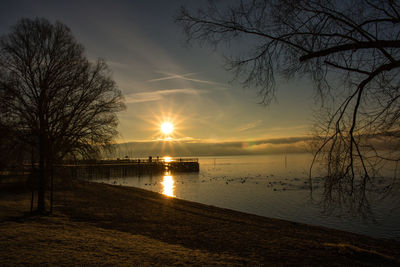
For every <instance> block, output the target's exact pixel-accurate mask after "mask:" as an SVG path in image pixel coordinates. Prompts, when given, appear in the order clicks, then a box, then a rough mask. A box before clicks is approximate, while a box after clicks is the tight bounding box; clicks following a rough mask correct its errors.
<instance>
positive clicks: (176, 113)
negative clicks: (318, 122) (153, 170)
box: [0, 0, 315, 154]
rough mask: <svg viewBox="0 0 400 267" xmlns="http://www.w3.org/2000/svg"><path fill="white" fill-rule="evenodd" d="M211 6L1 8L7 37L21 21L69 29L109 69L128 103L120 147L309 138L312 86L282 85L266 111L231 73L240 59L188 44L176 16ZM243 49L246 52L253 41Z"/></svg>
mask: <svg viewBox="0 0 400 267" xmlns="http://www.w3.org/2000/svg"><path fill="white" fill-rule="evenodd" d="M206 4H207V1H203V0H196V1H184V0H169V1H163V0H158V1H157V0H147V1H74V0H72V1H40V0H39V1H19V0H13V1H2V5H1V10H0V34H1V35H3V34H6V33H7V32H8V31H9V30H10V27H11V26H12V25H14V24H15V23H16V22H17V21H18V20H19V19H20V18H35V17H43V18H46V19H48V20H50V21H51V22H55V21H56V20H58V21H60V22H62V23H64V24H66V25H67V26H68V27H70V29H71V30H72V33H73V35H74V36H75V37H76V39H77V41H78V42H79V43H81V44H83V46H84V47H85V51H86V55H87V57H88V58H89V59H90V60H93V61H94V60H96V59H98V58H102V59H104V60H105V61H106V62H107V64H108V66H109V68H110V69H111V71H112V77H113V79H114V80H115V82H116V83H117V85H118V87H119V89H120V90H121V91H122V93H123V95H124V97H125V103H126V107H127V108H126V110H125V111H123V112H121V113H119V114H118V117H119V121H120V124H119V127H118V130H119V132H120V135H119V136H118V137H117V142H119V143H126V142H132V143H138V142H141V143H146V144H150V143H151V142H155V141H157V140H158V141H160V140H161V141H163V142H166V141H169V142H175V143H179V142H180V143H202V144H210V143H231V144H242V147H245V146H246V144H251V143H253V144H258V145H260V144H265V143H271V142H272V143H276V140H281V141H282V143H287V140H292V141H293V140H300V139H301V138H303V137H305V136H307V135H308V134H309V132H310V128H311V126H312V119H313V117H312V112H313V107H314V104H315V103H314V98H313V89H312V86H311V85H310V83H309V82H308V81H306V80H300V81H299V80H297V81H290V82H287V81H284V80H280V79H278V81H277V89H278V91H277V95H276V97H277V101H276V102H273V103H272V104H271V105H269V106H268V107H266V106H263V105H260V104H259V102H260V98H259V97H258V96H257V89H256V88H246V89H244V88H243V86H242V85H241V84H240V82H239V81H237V80H235V77H234V75H233V73H230V72H228V71H227V70H225V69H224V63H225V59H224V56H226V55H231V54H232V53H233V52H232V51H230V50H229V48H227V47H223V46H222V47H219V48H218V49H216V50H214V49H212V48H211V47H208V46H199V45H198V44H196V43H194V44H193V45H187V44H186V43H185V36H184V34H183V31H182V29H181V28H180V27H179V25H177V24H175V23H174V20H173V16H174V15H175V14H176V13H177V11H178V9H179V7H180V6H181V5H185V6H186V7H189V8H191V9H193V10H195V9H197V8H199V7H204V6H205V5H206ZM242 42H243V44H242V45H244V46H245V45H246V40H242ZM163 121H170V122H171V123H173V125H174V131H173V132H172V133H171V134H170V135H169V136H168V137H169V140H166V136H165V134H163V133H162V132H161V131H160V124H161V123H162V122H163ZM299 137H301V138H300V139H299ZM293 138H295V139H293ZM296 138H297V139H296ZM271 140H273V141H271ZM292 141H291V142H292ZM278 143H279V142H278ZM192 149H194V150H195V148H192ZM265 149H266V148H263V150H262V151H267V152H268V149H267V150H265ZM143 153H144V152H143ZM191 154H195V152H193V151H192V152H191Z"/></svg>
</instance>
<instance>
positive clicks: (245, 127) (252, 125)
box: [236, 120, 262, 132]
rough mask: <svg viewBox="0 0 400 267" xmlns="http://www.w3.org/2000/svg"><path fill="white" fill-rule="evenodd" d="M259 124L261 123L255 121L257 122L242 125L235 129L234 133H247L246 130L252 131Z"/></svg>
mask: <svg viewBox="0 0 400 267" xmlns="http://www.w3.org/2000/svg"><path fill="white" fill-rule="evenodd" d="M261 122H262V120H257V121H253V122H250V123H246V124H243V125H241V126H239V127H238V128H237V129H236V131H238V132H244V131H247V130H250V129H254V128H256V127H257V126H258V125H260V123H261Z"/></svg>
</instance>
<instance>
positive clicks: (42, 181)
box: [37, 135, 47, 213]
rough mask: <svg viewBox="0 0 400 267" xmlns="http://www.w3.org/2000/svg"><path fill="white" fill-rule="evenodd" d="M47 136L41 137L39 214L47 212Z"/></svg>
mask: <svg viewBox="0 0 400 267" xmlns="http://www.w3.org/2000/svg"><path fill="white" fill-rule="evenodd" d="M45 139H46V138H45V136H42V135H41V136H40V143H39V150H40V151H39V186H38V204H37V210H38V212H39V213H45V212H46V205H45V196H46V184H47V171H46V169H47V168H46V167H47V166H46V152H47V149H46V140H45Z"/></svg>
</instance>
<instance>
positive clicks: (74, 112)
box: [0, 19, 124, 213]
mask: <svg viewBox="0 0 400 267" xmlns="http://www.w3.org/2000/svg"><path fill="white" fill-rule="evenodd" d="M0 49H1V50H0V99H1V104H0V109H1V112H2V114H6V115H5V116H3V118H5V119H4V121H3V123H4V124H5V125H7V128H8V129H13V133H14V135H15V136H16V137H17V139H18V140H19V142H21V143H23V144H25V145H26V146H28V147H31V148H32V150H33V151H34V153H35V154H36V155H37V157H38V159H39V179H38V180H39V185H38V211H39V212H42V213H43V212H45V211H46V207H45V192H46V187H47V185H48V179H49V174H50V173H51V172H52V167H53V165H54V163H55V162H57V161H58V160H61V159H63V158H64V157H65V156H66V155H71V154H74V155H77V154H79V155H84V156H87V155H90V154H92V153H94V152H96V151H97V150H98V149H99V148H100V147H101V146H102V145H107V144H109V143H110V142H111V141H112V139H113V137H114V136H115V135H116V134H117V132H116V126H117V122H118V120H117V116H116V112H118V111H120V110H122V109H123V108H124V104H123V102H122V95H121V92H120V90H118V89H117V87H116V85H115V82H114V81H113V80H112V79H111V76H110V73H109V71H108V69H107V66H106V64H105V62H104V61H102V60H97V62H95V63H91V62H90V61H89V60H88V59H86V57H85V56H84V49H83V46H82V45H80V44H78V43H77V41H76V40H75V38H74V37H73V36H72V33H71V31H70V29H69V28H68V27H67V26H65V25H63V24H61V23H59V22H56V23H55V24H52V23H50V22H49V21H48V20H46V19H34V20H31V19H22V20H20V21H19V22H18V23H17V24H16V25H15V26H14V27H12V28H11V31H10V33H9V34H7V35H5V36H3V37H2V38H1V40H0Z"/></svg>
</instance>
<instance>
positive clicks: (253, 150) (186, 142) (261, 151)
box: [117, 137, 311, 157]
mask: <svg viewBox="0 0 400 267" xmlns="http://www.w3.org/2000/svg"><path fill="white" fill-rule="evenodd" d="M310 141H311V138H310V137H291V138H277V139H264V140H255V141H231V142H218V141H213V140H198V139H193V138H186V139H185V138H181V139H179V140H178V139H176V140H153V141H136V142H129V143H123V144H118V145H117V147H119V149H120V151H119V153H120V154H121V155H119V156H123V155H124V153H125V154H126V153H127V152H126V151H128V150H129V151H133V154H132V156H133V157H144V156H148V155H169V156H176V157H183V156H229V155H265V154H279V153H304V152H307V151H308V150H309V148H310V143H309V142H310ZM128 148H129V149H128ZM127 149H128V150H127ZM125 150H126V151H125Z"/></svg>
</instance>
